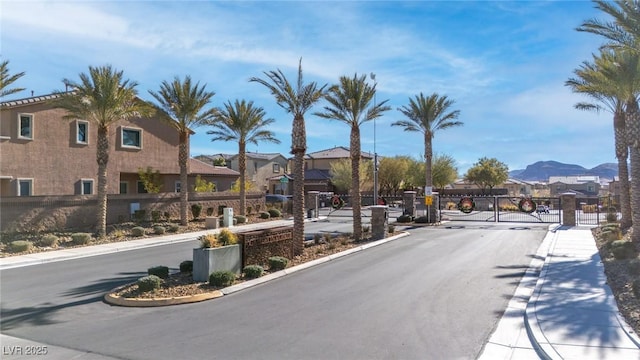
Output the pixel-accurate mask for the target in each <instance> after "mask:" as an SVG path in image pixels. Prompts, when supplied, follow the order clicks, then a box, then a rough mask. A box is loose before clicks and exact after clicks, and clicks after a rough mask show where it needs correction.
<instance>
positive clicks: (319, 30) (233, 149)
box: [0, 0, 616, 174]
mask: <svg viewBox="0 0 640 360" xmlns="http://www.w3.org/2000/svg"><path fill="white" fill-rule="evenodd" d="M594 17H595V18H601V19H603V18H604V15H603V14H602V13H601V12H600V11H599V10H597V9H594V7H593V3H591V2H589V1H497V2H492V1H409V2H402V1H358V2H349V1H347V2H334V1H323V2H314V1H296V2H293V1H283V2H275V1H273V2H272V1H260V2H252V1H232V2H227V1H211V2H207V1H176V2H172V1H131V2H124V1H64V2H63V1H20V2H18V1H6V0H3V1H2V3H1V5H0V23H1V28H0V32H1V42H0V55H1V56H2V58H3V59H7V60H9V61H10V64H9V65H10V70H11V72H14V73H15V72H19V71H24V72H26V75H25V76H24V77H22V78H21V79H20V80H19V81H18V82H17V83H16V84H15V85H16V86H20V87H24V88H26V89H27V90H26V91H24V92H22V93H19V94H16V95H12V96H11V97H10V98H20V97H28V96H30V95H31V91H33V93H34V95H43V94H48V93H51V92H52V91H53V90H63V89H64V86H63V84H62V79H64V78H68V79H73V80H77V79H78V74H79V73H81V72H87V70H88V67H89V66H90V65H91V66H99V65H105V64H111V65H113V66H114V67H116V68H117V69H121V70H124V73H125V76H126V77H127V78H129V79H131V80H134V81H136V82H138V83H139V86H138V90H139V93H140V96H141V97H142V98H144V99H148V100H151V96H150V95H149V93H148V90H154V91H157V90H158V88H159V85H160V83H161V82H162V81H163V80H171V79H173V77H174V76H176V75H177V76H180V77H184V76H185V75H190V76H191V77H192V79H193V80H197V81H200V82H201V84H207V89H210V90H213V91H215V92H216V96H215V97H214V98H213V105H214V106H222V105H223V104H224V103H225V102H227V101H229V100H231V101H234V100H235V99H246V100H252V101H254V103H255V104H256V105H258V106H261V107H263V108H264V109H265V111H266V112H267V116H268V117H270V118H274V119H275V120H276V122H275V124H274V125H273V127H272V128H271V130H272V131H274V132H275V134H276V137H277V138H278V139H280V141H281V144H279V145H278V144H270V143H261V144H259V145H258V146H255V145H251V146H250V147H249V150H250V151H258V152H279V153H282V154H283V155H285V156H289V155H288V153H289V150H290V146H291V122H292V117H291V115H290V114H287V113H286V112H284V110H282V109H281V108H280V107H279V106H277V105H276V104H275V101H274V100H273V98H272V97H271V95H270V94H269V93H268V91H267V90H266V88H264V87H263V86H261V85H259V84H257V83H250V82H248V79H249V78H250V77H252V76H263V72H264V71H270V70H275V69H278V68H279V69H281V70H282V71H283V72H284V73H285V74H286V75H287V76H288V78H289V79H290V80H292V81H293V80H295V76H296V71H297V65H298V60H299V59H300V58H302V66H303V72H304V76H305V80H306V81H316V82H318V83H320V84H325V83H328V84H333V83H336V82H337V81H338V78H339V77H340V76H341V75H347V76H353V75H354V74H355V73H358V74H370V73H374V74H375V75H376V81H377V84H378V85H377V87H378V95H377V101H381V100H385V99H388V100H389V102H388V103H389V105H390V106H391V107H392V110H391V111H389V112H387V113H386V114H385V115H384V116H383V117H382V118H380V119H378V120H377V121H376V123H375V135H376V136H375V150H376V151H377V152H378V153H379V154H380V155H383V156H394V155H409V156H413V157H419V156H421V154H422V153H423V141H422V137H421V135H420V134H419V133H407V132H404V131H402V129H401V128H397V127H391V126H390V124H391V123H392V122H394V121H397V120H401V119H403V117H402V115H401V114H400V112H399V111H397V108H398V107H401V106H404V105H406V104H407V103H408V100H409V98H410V97H414V96H415V95H417V94H419V93H421V92H422V93H424V94H425V95H429V94H431V93H434V92H436V93H438V94H440V95H446V96H448V97H449V98H451V99H453V100H455V101H456V103H455V105H454V107H453V109H457V110H460V117H459V120H460V121H462V122H464V126H462V127H457V128H452V129H448V130H445V131H441V132H438V133H436V136H435V138H434V144H433V148H434V152H436V153H440V154H447V155H450V156H452V157H453V158H454V159H456V162H457V165H458V168H459V172H460V174H463V173H464V172H466V170H467V169H468V168H469V167H470V166H471V165H472V164H473V163H475V162H477V161H478V159H479V158H481V157H483V156H486V157H494V158H497V159H498V160H500V161H502V162H504V163H506V164H507V165H508V166H509V169H510V170H515V169H521V168H524V167H525V166H526V165H528V164H531V163H534V162H536V161H540V160H557V161H560V162H565V163H572V164H578V165H582V166H584V167H587V168H591V167H594V166H596V165H598V164H601V163H605V162H615V161H616V159H615V156H614V148H613V130H612V117H611V115H610V114H608V113H602V114H595V113H588V112H583V111H578V110H575V109H574V108H573V105H574V104H575V103H576V102H578V101H583V100H585V98H583V97H581V96H579V95H576V94H572V93H571V91H570V90H569V89H568V88H566V87H565V86H564V82H565V81H566V80H567V79H568V78H569V77H571V76H572V72H573V70H574V69H575V68H576V67H578V66H579V65H580V64H581V63H582V62H583V61H585V60H590V59H591V54H592V53H593V52H596V51H597V49H598V46H599V45H601V43H602V39H600V38H599V37H597V36H595V35H592V34H587V33H580V32H577V31H575V28H576V27H577V26H579V25H580V24H581V23H582V22H583V21H584V20H586V19H589V18H594ZM7 99H9V98H7ZM323 105H324V103H321V105H320V106H318V107H316V108H315V109H313V110H312V111H311V112H310V113H308V115H307V116H306V124H307V138H308V139H307V145H308V150H307V151H308V152H314V151H318V150H322V149H326V148H330V147H333V146H346V147H348V146H349V128H348V127H347V126H346V125H345V124H343V123H340V122H336V121H330V120H326V119H321V118H318V117H315V116H313V115H312V112H313V111H320V110H321V106H323ZM194 130H195V131H196V134H195V135H194V136H193V137H192V140H191V141H192V142H191V155H192V156H195V155H200V154H215V153H220V152H223V153H237V144H235V143H231V142H227V143H225V142H212V141H211V139H210V136H209V135H207V134H206V131H207V128H206V127H200V128H195V129H194ZM361 136H362V140H361V141H362V150H363V151H370V152H373V151H374V124H373V123H365V124H364V125H363V126H362V128H361Z"/></svg>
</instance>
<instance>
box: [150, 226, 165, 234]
mask: <svg viewBox="0 0 640 360" xmlns="http://www.w3.org/2000/svg"><path fill="white" fill-rule="evenodd" d="M166 231H167V229H165V227H164V226H162V225H155V226H154V227H153V233H154V234H156V235H162V234H164V233H165V232H166Z"/></svg>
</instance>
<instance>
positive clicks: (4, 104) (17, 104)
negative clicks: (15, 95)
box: [0, 94, 60, 108]
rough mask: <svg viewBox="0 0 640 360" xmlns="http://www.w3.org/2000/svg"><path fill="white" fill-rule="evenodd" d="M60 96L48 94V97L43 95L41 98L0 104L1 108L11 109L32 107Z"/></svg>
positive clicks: (34, 97)
mask: <svg viewBox="0 0 640 360" xmlns="http://www.w3.org/2000/svg"><path fill="white" fill-rule="evenodd" d="M59 96H60V95H58V94H48V95H41V96H31V97H28V98H22V99H16V100H9V101H3V102H1V103H0V107H3V108H5V107H6V108H9V107H14V106H22V105H31V104H36V103H39V102H45V101H49V100H53V99H57V98H58V97H59Z"/></svg>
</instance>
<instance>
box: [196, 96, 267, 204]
mask: <svg viewBox="0 0 640 360" xmlns="http://www.w3.org/2000/svg"><path fill="white" fill-rule="evenodd" d="M264 117H265V112H264V110H263V109H262V108H261V107H255V106H253V101H249V102H246V101H244V100H242V101H238V100H236V101H235V103H233V104H231V102H230V101H229V102H227V103H226V104H225V105H224V109H219V110H218V111H217V112H216V115H215V116H214V118H213V120H212V121H211V123H209V125H211V126H213V127H214V128H216V129H215V130H210V131H207V134H209V135H214V137H213V138H212V139H211V141H216V140H223V141H237V142H238V156H239V168H240V215H245V213H246V195H245V190H246V189H245V181H244V179H245V178H246V175H247V144H248V143H250V144H255V145H258V141H269V142H273V143H277V144H279V143H280V140H278V139H276V138H275V137H274V133H273V132H272V131H269V130H267V128H268V127H269V125H271V124H273V123H274V121H275V120H273V119H265V118H264Z"/></svg>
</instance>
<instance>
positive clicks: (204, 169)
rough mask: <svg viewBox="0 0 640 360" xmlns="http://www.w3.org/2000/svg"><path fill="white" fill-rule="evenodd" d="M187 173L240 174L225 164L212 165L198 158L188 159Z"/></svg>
mask: <svg viewBox="0 0 640 360" xmlns="http://www.w3.org/2000/svg"><path fill="white" fill-rule="evenodd" d="M189 173H190V174H196V175H197V174H202V175H226V176H240V173H239V172H237V171H235V170H232V169H229V168H228V167H226V166H212V165H209V164H207V163H205V162H202V161H200V160H197V159H194V158H191V159H189Z"/></svg>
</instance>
